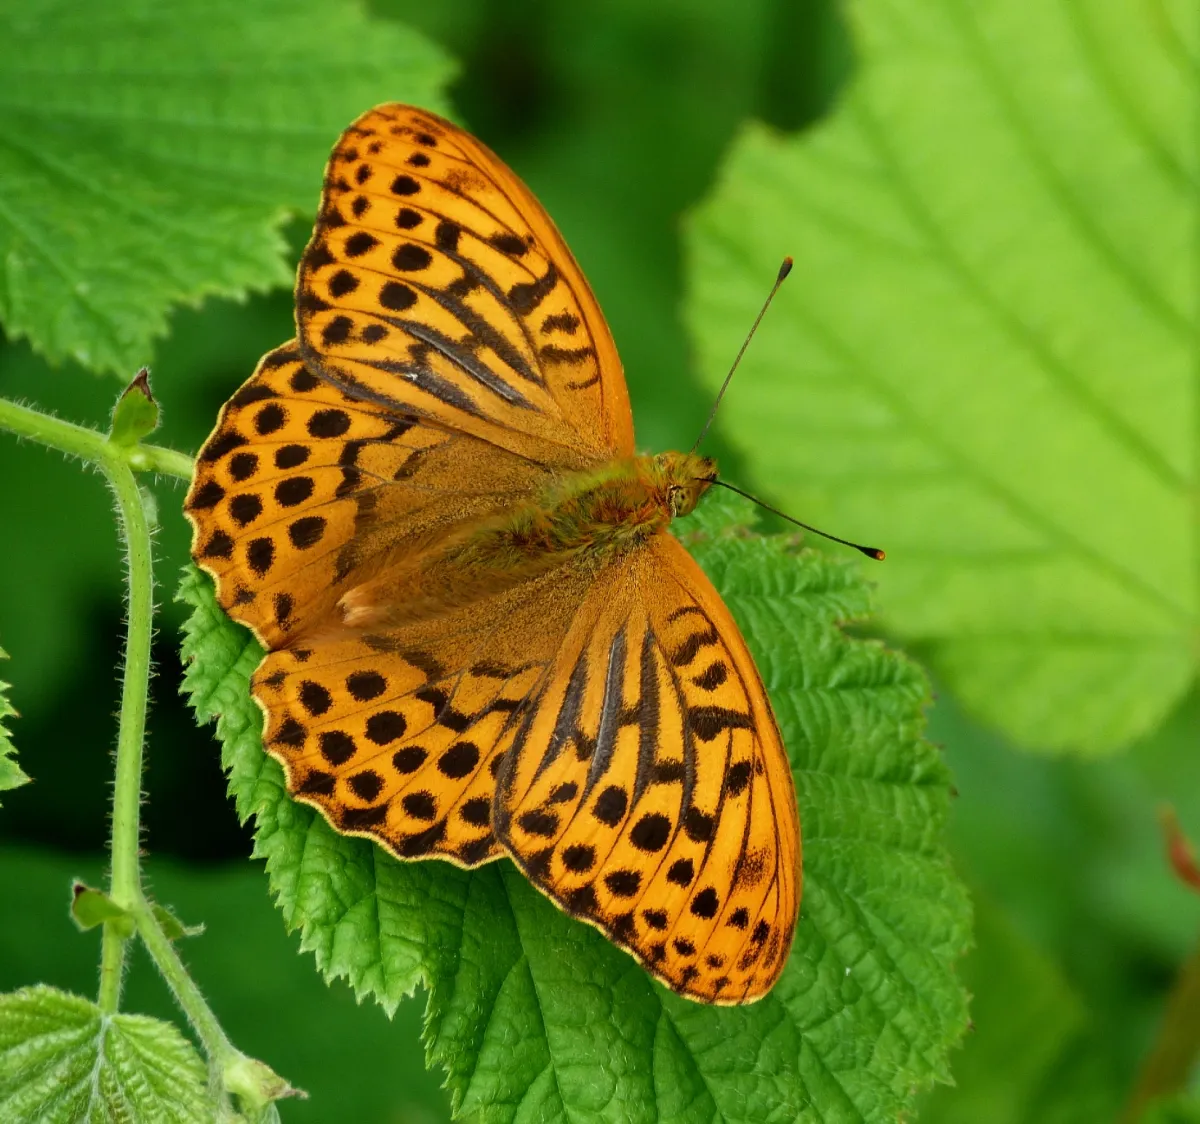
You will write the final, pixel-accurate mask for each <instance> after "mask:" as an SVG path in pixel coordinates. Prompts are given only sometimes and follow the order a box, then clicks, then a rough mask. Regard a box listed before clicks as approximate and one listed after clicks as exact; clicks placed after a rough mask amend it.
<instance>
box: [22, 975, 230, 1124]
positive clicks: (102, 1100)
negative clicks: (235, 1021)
mask: <svg viewBox="0 0 1200 1124" xmlns="http://www.w3.org/2000/svg"><path fill="white" fill-rule="evenodd" d="M213 1118H214V1113H213V1106H212V1102H211V1101H210V1100H209V1099H208V1095H207V1093H206V1091H205V1068H204V1063H203V1062H202V1061H201V1060H200V1057H199V1055H198V1054H197V1053H196V1051H195V1049H194V1048H193V1047H192V1045H191V1044H190V1043H189V1042H188V1041H187V1040H186V1039H185V1038H184V1037H183V1035H181V1034H180V1033H179V1031H178V1030H176V1029H175V1027H173V1026H171V1025H170V1023H164V1022H161V1021H160V1020H158V1019H151V1018H147V1017H146V1016H144V1015H110V1016H106V1015H104V1014H102V1013H101V1011H100V1008H99V1007H97V1006H96V1005H95V1004H94V1003H92V1002H90V1001H89V1000H87V999H82V998H80V997H79V996H77V995H71V994H69V993H67V992H65V991H58V990H57V989H55V988H52V987H46V986H42V985H39V986H37V987H27V988H22V989H21V990H20V991H16V992H12V993H10V994H8V995H0V1120H11V1121H27V1120H28V1121H34V1120H36V1121H38V1124H78V1122H79V1121H86V1122H87V1124H126V1122H130V1121H154V1122H155V1124H160V1122H161V1124H210V1122H211V1121H212V1120H213Z"/></svg>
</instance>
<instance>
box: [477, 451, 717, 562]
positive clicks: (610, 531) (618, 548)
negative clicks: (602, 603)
mask: <svg viewBox="0 0 1200 1124" xmlns="http://www.w3.org/2000/svg"><path fill="white" fill-rule="evenodd" d="M716 476H717V466H716V463H715V462H714V461H712V460H711V459H709V458H708V457H702V456H698V455H697V454H695V453H659V454H657V455H656V456H642V457H633V458H631V459H629V460H619V461H611V462H610V463H608V464H605V465H602V466H601V467H599V468H595V469H588V470H586V471H583V472H575V473H571V474H569V475H566V476H562V477H560V478H558V479H557V480H555V481H554V482H553V483H552V484H550V485H549V486H548V487H547V488H546V490H545V492H544V493H543V494H542V495H541V496H539V497H538V498H537V499H536V500H535V501H533V502H530V503H527V504H522V505H521V506H520V507H518V508H516V509H514V510H513V511H511V512H506V513H504V514H503V515H501V516H499V517H497V518H496V519H495V520H492V521H489V524H488V525H487V526H486V527H484V528H481V529H480V530H479V532H478V533H477V534H476V535H475V536H473V537H472V540H471V543H470V549H471V552H472V553H474V554H476V557H477V558H478V560H479V561H480V562H482V563H484V564H485V565H489V566H493V567H498V568H501V569H510V568H522V567H523V565H525V564H528V563H530V562H532V563H533V564H534V565H535V566H537V567H538V568H541V566H542V565H545V564H546V563H548V562H550V561H551V560H552V559H562V558H563V556H564V555H573V556H578V555H579V554H585V555H588V556H591V557H592V558H594V560H595V561H597V562H603V561H607V560H608V558H610V557H611V556H612V555H613V554H618V553H622V552H624V551H627V550H630V549H632V548H634V547H636V546H638V545H639V544H641V543H642V542H644V541H645V540H646V539H648V538H649V537H650V536H651V535H652V534H654V533H655V532H657V531H660V530H662V529H663V528H664V527H666V526H667V524H668V523H670V521H671V520H672V519H673V518H675V517H676V516H678V515H688V514H689V513H690V512H691V511H692V510H693V509H694V508H695V506H696V504H697V503H698V502H699V500H700V497H701V496H702V495H703V494H704V493H705V491H707V489H708V487H709V485H710V484H711V483H712V482H713V480H715V479H716Z"/></svg>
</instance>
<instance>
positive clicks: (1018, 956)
mask: <svg viewBox="0 0 1200 1124" xmlns="http://www.w3.org/2000/svg"><path fill="white" fill-rule="evenodd" d="M973 899H974V903H975V940H976V947H975V949H974V950H973V951H972V952H971V954H970V955H969V956H968V957H967V958H966V960H965V961H964V962H963V966H962V976H963V983H964V984H965V985H966V987H967V989H968V990H969V991H970V992H971V995H972V1000H971V1023H972V1026H973V1031H972V1033H970V1034H969V1035H968V1036H967V1038H966V1041H965V1043H964V1047H963V1051H962V1055H961V1056H960V1057H952V1058H951V1059H950V1060H951V1067H952V1069H953V1072H954V1086H953V1087H947V1086H943V1087H939V1088H937V1089H936V1090H934V1092H933V1094H932V1095H931V1096H930V1098H929V1099H928V1101H927V1103H926V1104H925V1107H924V1108H923V1109H922V1111H921V1112H920V1114H919V1119H920V1121H921V1124H959V1122H960V1121H970V1122H971V1124H1028V1122H1029V1120H1030V1114H1031V1110H1032V1109H1033V1108H1034V1106H1035V1105H1036V1103H1037V1094H1038V1092H1039V1091H1040V1088H1041V1086H1042V1084H1043V1083H1044V1082H1045V1080H1046V1078H1047V1076H1048V1075H1049V1072H1050V1070H1051V1067H1052V1065H1053V1063H1054V1062H1055V1060H1056V1059H1057V1058H1058V1057H1059V1056H1060V1055H1061V1054H1062V1052H1063V1048H1064V1046H1065V1045H1066V1044H1067V1042H1068V1041H1069V1040H1070V1039H1071V1038H1072V1037H1074V1036H1075V1035H1077V1034H1078V1033H1079V1031H1080V1030H1081V1029H1082V1027H1083V1026H1084V1024H1085V1013H1084V1008H1083V1004H1082V1003H1081V1002H1080V1001H1079V998H1078V997H1077V996H1076V995H1075V994H1074V993H1073V992H1072V990H1071V988H1070V987H1069V986H1068V984H1067V982H1066V980H1065V979H1063V977H1062V974H1061V973H1060V972H1059V970H1058V968H1057V967H1056V966H1055V965H1054V964H1053V962H1052V961H1051V960H1050V959H1049V958H1048V957H1047V956H1046V955H1045V954H1044V953H1042V952H1041V951H1040V950H1039V949H1037V948H1036V947H1035V946H1034V945H1033V943H1032V942H1030V941H1029V940H1028V939H1027V938H1025V937H1024V936H1023V935H1022V934H1021V933H1020V932H1018V931H1017V929H1016V928H1015V927H1014V926H1013V925H1012V923H1011V922H1010V921H1009V920H1008V918H1007V917H1006V916H1005V915H1004V913H1003V912H1002V911H1001V910H1000V909H999V908H998V907H997V906H996V905H995V904H994V903H993V902H992V901H991V900H990V899H989V898H988V897H987V895H986V894H983V895H981V894H975V895H973Z"/></svg>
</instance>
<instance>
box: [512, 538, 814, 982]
mask: <svg viewBox="0 0 1200 1124" xmlns="http://www.w3.org/2000/svg"><path fill="white" fill-rule="evenodd" d="M496 801H497V810H496V814H495V821H496V833H497V836H498V837H499V839H500V841H501V842H502V843H503V844H504V845H505V846H506V847H507V848H508V849H509V850H510V851H511V852H512V853H513V855H514V856H515V857H516V859H517V861H518V862H519V863H520V864H521V866H522V867H523V869H524V870H525V871H526V873H527V874H528V875H529V876H530V878H531V879H532V880H533V881H534V883H535V884H536V885H538V886H539V887H540V888H541V889H542V890H543V891H544V892H546V893H547V894H549V895H550V896H551V897H552V898H554V899H555V900H556V901H557V902H558V903H559V904H560V905H561V906H562V907H563V908H565V909H566V910H567V911H568V912H570V913H572V914H574V915H575V916H577V917H580V918H581V919H583V920H586V921H589V922H590V923H592V924H594V925H596V926H597V927H598V928H600V929H601V930H602V931H604V932H605V933H606V934H607V935H608V936H609V937H611V938H612V939H613V940H614V941H616V942H617V943H618V944H621V945H622V946H624V947H625V948H627V949H629V950H630V951H632V952H633V953H634V954H635V955H637V957H638V958H639V959H640V960H641V961H642V962H643V963H644V964H646V966H647V967H648V968H649V969H650V970H651V971H652V972H653V973H654V974H655V975H657V976H659V977H660V978H661V979H663V980H664V981H665V982H667V983H668V984H669V985H670V986H671V987H673V988H675V989H676V990H678V991H681V992H684V993H686V994H690V995H693V996H695V997H698V998H703V999H705V1000H707V1001H710V1002H716V1003H738V1002H745V1001H747V1000H749V999H753V998H757V997H758V996H760V995H762V994H764V993H765V992H766V991H767V990H768V988H770V986H771V985H772V984H773V983H774V981H775V979H776V978H777V977H778V975H779V973H780V972H781V971H782V969H783V964H784V962H785V960H786V958H787V953H788V951H789V950H790V948H791V940H792V933H793V930H794V927H795V922H796V910H797V904H798V901H799V892H800V886H799V851H798V847H799V825H798V822H797V817H796V802H795V794H794V788H793V783H792V777H791V771H790V767H789V765H788V762H787V757H786V754H785V752H784V749H783V746H782V743H781V740H780V737H779V732H778V729H777V727H776V724H775V721H774V718H773V716H772V714H771V710H770V705H769V703H768V701H767V697H766V693H765V691H764V689H763V686H762V683H761V680H760V679H759V677H758V674H757V672H756V670H755V668H754V664H753V662H752V661H751V658H750V655H749V653H748V651H747V649H746V646H745V642H744V641H743V640H742V637H741V635H740V633H739V632H738V629H737V626H736V624H735V623H734V621H733V619H732V617H731V616H730V614H729V612H728V610H727V609H726V608H725V606H724V605H723V603H722V602H721V600H720V598H719V596H718V595H717V593H716V591H715V590H714V589H713V588H712V586H711V584H710V583H709V582H708V579H707V578H706V577H705V576H704V574H703V573H702V572H701V571H700V569H699V567H698V566H697V565H696V563H695V562H694V561H693V560H692V558H691V556H690V555H688V553H687V551H686V550H684V548H683V547H682V546H680V545H679V543H678V542H677V541H676V540H674V539H673V538H670V537H668V536H667V535H665V534H660V535H658V536H656V539H655V540H654V542H653V543H652V545H650V546H648V547H646V548H644V549H642V550H641V551H639V552H637V553H635V554H633V555H631V556H630V557H629V558H627V559H625V560H623V561H622V562H620V563H616V564H614V565H613V567H612V568H611V570H610V572H608V573H606V574H605V575H603V576H601V577H600V578H598V579H597V581H596V583H595V585H594V587H593V589H592V591H591V594H590V596H589V598H588V601H587V602H586V603H585V604H584V606H583V607H582V608H581V609H580V611H579V614H578V615H577V616H576V618H575V622H574V625H573V627H572V630H571V632H570V634H568V636H567V638H566V639H565V641H564V644H563V646H562V648H561V649H560V651H559V654H558V658H557V660H556V661H555V663H554V666H553V668H552V670H551V672H550V675H549V678H548V683H547V686H546V687H545V688H544V689H543V690H542V692H541V693H540V694H539V696H538V697H537V699H536V701H535V705H534V707H533V708H531V709H530V711H529V713H528V714H527V716H526V718H525V720H524V721H523V723H522V725H521V728H520V730H519V732H518V733H517V736H516V738H515V741H514V748H513V750H512V752H511V753H510V759H509V760H508V761H507V763H506V765H505V768H504V772H503V773H502V775H501V787H500V788H499V790H498V791H497V795H496Z"/></svg>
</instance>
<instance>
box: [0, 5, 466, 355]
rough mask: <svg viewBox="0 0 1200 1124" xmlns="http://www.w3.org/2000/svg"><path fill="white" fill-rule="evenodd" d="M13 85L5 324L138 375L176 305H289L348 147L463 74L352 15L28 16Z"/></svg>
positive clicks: (31, 11) (19, 18) (343, 10)
mask: <svg viewBox="0 0 1200 1124" xmlns="http://www.w3.org/2000/svg"><path fill="white" fill-rule="evenodd" d="M0 74H3V77H4V90H5V95H4V110H5V111H4V114H3V117H2V123H0V142H2V143H0V260H3V261H4V263H5V268H4V270H3V271H2V272H0V321H2V322H3V325H4V328H5V331H6V332H7V333H8V334H9V335H10V336H13V337H18V336H24V337H28V339H29V340H30V341H31V343H32V344H33V345H34V347H35V348H36V349H37V350H38V351H40V352H41V353H42V354H44V355H46V356H47V357H48V358H49V359H51V360H53V361H59V360H62V359H63V358H65V357H67V356H70V357H72V358H74V359H76V360H77V361H78V362H80V363H81V364H83V365H84V366H86V367H90V368H92V369H93V370H97V371H114V372H117V373H125V372H128V371H130V370H133V369H135V368H136V367H138V366H139V365H141V364H142V363H144V362H145V361H146V360H148V359H149V357H150V350H151V341H152V340H153V339H154V337H156V336H160V335H163V334H164V333H165V331H166V315H167V312H168V310H169V309H170V307H171V306H172V305H173V304H176V303H179V302H187V303H192V304H194V303H197V302H198V301H199V300H201V299H202V298H203V297H206V296H210V295H213V294H223V295H231V296H240V295H244V294H245V293H247V292H249V291H251V290H255V289H264V288H267V287H270V286H275V285H285V286H290V284H291V270H290V268H289V267H288V266H287V265H286V264H285V260H284V255H285V251H286V246H285V243H284V239H283V235H282V233H281V229H280V227H281V224H282V222H283V220H284V219H285V218H286V217H287V215H288V213H289V212H297V211H298V212H301V213H304V214H308V213H311V212H312V211H313V210H314V209H315V207H316V203H317V196H318V192H319V185H320V182H321V170H322V168H323V167H324V166H325V161H326V159H327V157H328V155H329V151H330V149H331V148H332V146H333V143H334V141H335V140H336V139H337V136H338V134H339V133H340V132H341V130H342V129H344V128H345V127H346V125H348V124H349V123H350V122H351V120H353V119H354V117H355V116H357V115H358V114H359V113H361V112H363V111H364V110H366V109H368V108H370V107H371V106H372V105H375V104H376V103H377V102H381V101H388V100H393V99H395V100H408V101H418V102H421V103H422V104H427V105H430V106H432V107H434V108H436V107H438V106H439V105H440V104H441V99H440V93H439V91H440V89H441V87H442V85H443V84H444V83H445V82H446V81H447V80H448V78H449V77H450V74H451V68H450V66H449V64H448V63H447V61H446V60H445V58H444V57H443V56H442V54H441V53H440V52H439V51H438V50H436V49H435V48H434V47H433V46H431V45H430V44H428V43H427V42H426V41H425V40H423V39H421V38H419V37H418V36H417V35H415V34H414V33H412V32H409V31H407V30H406V29H404V28H401V27H398V26H396V25H394V24H391V23H387V22H384V21H375V20H370V19H368V18H366V17H365V16H364V15H363V14H362V12H361V10H360V9H359V8H358V6H357V5H353V4H350V3H345V2H332V3H327V2H323V0H261V2H260V3H256V4H241V3H238V2H236V0H213V2H208V0H204V2H202V0H181V2H179V3H173V4H170V5H167V6H164V5H161V4H156V3H154V2H153V0H115V2H114V3H112V4H105V5H102V6H95V5H84V6H82V7H78V6H74V5H68V6H66V7H64V6H63V5H61V4H58V3H55V2H54V0H30V2H29V3H24V4H21V5H18V6H7V5H6V6H5V10H4V13H3V14H2V15H0ZM126 377H128V376H127V375H126Z"/></svg>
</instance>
